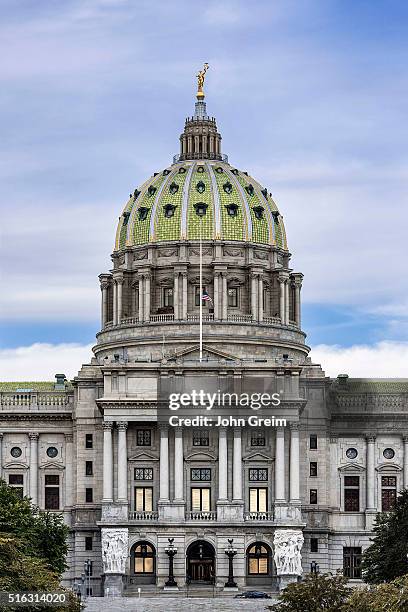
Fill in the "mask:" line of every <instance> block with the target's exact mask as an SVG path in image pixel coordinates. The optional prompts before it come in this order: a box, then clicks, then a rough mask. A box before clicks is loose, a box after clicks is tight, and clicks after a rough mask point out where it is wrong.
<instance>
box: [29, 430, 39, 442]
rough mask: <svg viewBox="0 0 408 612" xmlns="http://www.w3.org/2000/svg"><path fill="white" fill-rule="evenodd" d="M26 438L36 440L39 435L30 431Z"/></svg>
mask: <svg viewBox="0 0 408 612" xmlns="http://www.w3.org/2000/svg"><path fill="white" fill-rule="evenodd" d="M28 437H29V438H30V440H38V438H39V437H40V434H39V433H36V432H32V431H30V433H29V434H28Z"/></svg>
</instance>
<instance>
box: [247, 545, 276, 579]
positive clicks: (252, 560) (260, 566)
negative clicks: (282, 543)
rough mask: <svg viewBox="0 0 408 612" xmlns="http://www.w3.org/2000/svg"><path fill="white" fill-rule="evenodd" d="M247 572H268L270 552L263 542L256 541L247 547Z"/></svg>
mask: <svg viewBox="0 0 408 612" xmlns="http://www.w3.org/2000/svg"><path fill="white" fill-rule="evenodd" d="M247 558H248V574H251V575H254V574H255V575H257V574H262V575H267V574H269V559H270V553H269V551H268V549H267V548H266V546H265V545H264V544H261V543H259V542H257V543H256V544H253V545H252V546H250V548H248V554H247Z"/></svg>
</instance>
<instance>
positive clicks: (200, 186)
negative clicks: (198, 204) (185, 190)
mask: <svg viewBox="0 0 408 612" xmlns="http://www.w3.org/2000/svg"><path fill="white" fill-rule="evenodd" d="M196 189H197V191H198V193H204V191H205V184H204V183H203V181H200V182H199V183H197V185H196Z"/></svg>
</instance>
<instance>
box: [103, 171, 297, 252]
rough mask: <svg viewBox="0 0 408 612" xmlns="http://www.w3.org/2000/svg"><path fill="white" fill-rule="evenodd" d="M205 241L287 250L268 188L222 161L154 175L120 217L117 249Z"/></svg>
mask: <svg viewBox="0 0 408 612" xmlns="http://www.w3.org/2000/svg"><path fill="white" fill-rule="evenodd" d="M197 205H198V206H200V205H201V206H202V205H204V206H203V208H205V210H206V214H205V215H204V216H203V217H202V221H201V223H202V238H203V239H207V240H237V241H244V242H254V243H259V244H268V245H273V246H276V247H278V248H282V249H285V250H287V243H286V234H285V228H284V225H283V219H282V217H281V215H280V214H279V212H278V209H277V206H276V204H275V202H274V201H273V199H272V197H271V195H270V194H268V192H267V190H266V189H264V188H262V186H261V185H259V183H258V182H257V181H255V180H254V179H253V178H251V177H250V176H249V175H248V173H247V172H241V171H239V170H237V169H236V168H232V167H231V166H230V165H229V164H228V163H226V162H225V161H220V160H205V161H204V160H197V161H193V160H185V161H182V162H177V163H175V164H173V165H172V166H170V167H169V168H167V169H165V170H163V172H160V173H155V174H154V175H153V176H152V177H151V178H150V179H148V180H147V181H146V182H145V183H144V184H143V185H142V186H141V187H140V188H139V189H136V190H135V192H134V193H133V194H132V195H131V197H130V199H129V201H128V202H127V204H126V206H125V208H124V211H123V213H122V215H121V217H120V219H119V225H118V229H117V233H116V243H115V250H120V249H123V248H125V247H134V246H138V245H142V244H147V243H155V242H160V241H166V242H168V241H171V240H174V241H178V240H198V239H199V238H200V217H199V216H198V215H197V212H196V211H197Z"/></svg>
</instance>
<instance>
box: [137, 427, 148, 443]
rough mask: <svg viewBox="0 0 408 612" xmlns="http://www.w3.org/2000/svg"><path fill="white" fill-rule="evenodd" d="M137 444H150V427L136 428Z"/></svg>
mask: <svg viewBox="0 0 408 612" xmlns="http://www.w3.org/2000/svg"><path fill="white" fill-rule="evenodd" d="M136 444H137V446H151V445H152V432H151V430H150V429H136Z"/></svg>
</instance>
